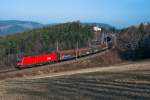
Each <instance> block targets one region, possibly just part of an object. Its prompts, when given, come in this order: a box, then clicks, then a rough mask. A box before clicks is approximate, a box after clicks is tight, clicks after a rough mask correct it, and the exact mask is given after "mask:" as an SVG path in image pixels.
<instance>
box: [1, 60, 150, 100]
mask: <svg viewBox="0 0 150 100" xmlns="http://www.w3.org/2000/svg"><path fill="white" fill-rule="evenodd" d="M149 66H150V62H149V61H142V62H137V63H134V64H127V65H122V66H112V67H106V68H105V69H103V68H102V70H101V69H100V68H99V69H97V71H96V72H92V73H84V74H79V73H78V74H75V75H65V72H64V75H65V76H59V77H51V78H50V77H47V78H35V79H22V80H7V81H1V82H0V98H1V100H10V98H11V100H111V99H112V100H149V99H150V67H149ZM86 70H87V69H86Z"/></svg>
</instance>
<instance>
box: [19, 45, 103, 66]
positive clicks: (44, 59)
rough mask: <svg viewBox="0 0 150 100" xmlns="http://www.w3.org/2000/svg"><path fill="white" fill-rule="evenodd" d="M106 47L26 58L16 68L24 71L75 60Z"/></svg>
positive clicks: (22, 58) (20, 59)
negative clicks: (34, 67)
mask: <svg viewBox="0 0 150 100" xmlns="http://www.w3.org/2000/svg"><path fill="white" fill-rule="evenodd" d="M104 47H105V46H102V45H100V46H96V47H92V48H80V49H78V50H74V49H72V50H62V51H58V52H53V53H50V54H42V55H36V56H24V57H20V58H18V60H17V64H16V65H17V66H16V68H19V69H24V68H29V67H33V66H37V65H44V64H50V63H55V62H61V61H66V60H71V59H75V58H77V57H84V56H87V55H89V54H92V53H96V52H98V51H100V50H102V48H104Z"/></svg>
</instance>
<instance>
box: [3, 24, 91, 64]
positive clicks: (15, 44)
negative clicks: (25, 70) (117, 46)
mask: <svg viewBox="0 0 150 100" xmlns="http://www.w3.org/2000/svg"><path fill="white" fill-rule="evenodd" d="M92 37H93V29H92V27H91V26H88V25H82V24H80V22H71V23H64V24H58V25H53V26H48V27H44V28H41V29H34V30H32V31H29V32H23V33H17V34H14V35H10V36H5V37H0V57H1V58H0V60H1V61H0V63H1V64H0V65H8V64H10V63H8V61H9V62H11V63H14V62H15V60H16V57H17V56H18V55H34V54H42V53H50V52H53V51H56V42H57V41H58V42H59V49H61V50H64V49H74V48H76V43H77V42H78V43H79V47H84V46H86V45H87V43H88V40H89V39H91V38H92ZM8 59H9V60H8Z"/></svg>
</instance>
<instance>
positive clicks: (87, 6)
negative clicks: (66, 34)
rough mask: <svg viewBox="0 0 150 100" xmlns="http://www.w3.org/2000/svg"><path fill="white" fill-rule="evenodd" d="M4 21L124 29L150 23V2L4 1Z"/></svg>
mask: <svg viewBox="0 0 150 100" xmlns="http://www.w3.org/2000/svg"><path fill="white" fill-rule="evenodd" d="M0 20H29V21H37V22H40V23H43V24H48V23H59V22H66V21H73V20H80V21H81V22H100V23H107V24H110V25H114V26H116V27H118V28H120V27H127V26H129V25H133V24H138V23H140V22H147V21H150V0H0Z"/></svg>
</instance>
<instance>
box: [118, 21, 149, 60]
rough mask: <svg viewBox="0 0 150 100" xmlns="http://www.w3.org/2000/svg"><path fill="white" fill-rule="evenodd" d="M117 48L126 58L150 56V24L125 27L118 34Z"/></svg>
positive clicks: (133, 58) (134, 58)
mask: <svg viewBox="0 0 150 100" xmlns="http://www.w3.org/2000/svg"><path fill="white" fill-rule="evenodd" d="M117 48H118V50H119V52H120V54H121V56H122V57H123V58H125V59H132V60H136V59H142V58H149V57H150V53H149V51H150V24H142V23H141V24H140V25H138V26H131V27H128V28H126V29H123V30H122V31H121V32H120V33H118V36H117Z"/></svg>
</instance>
